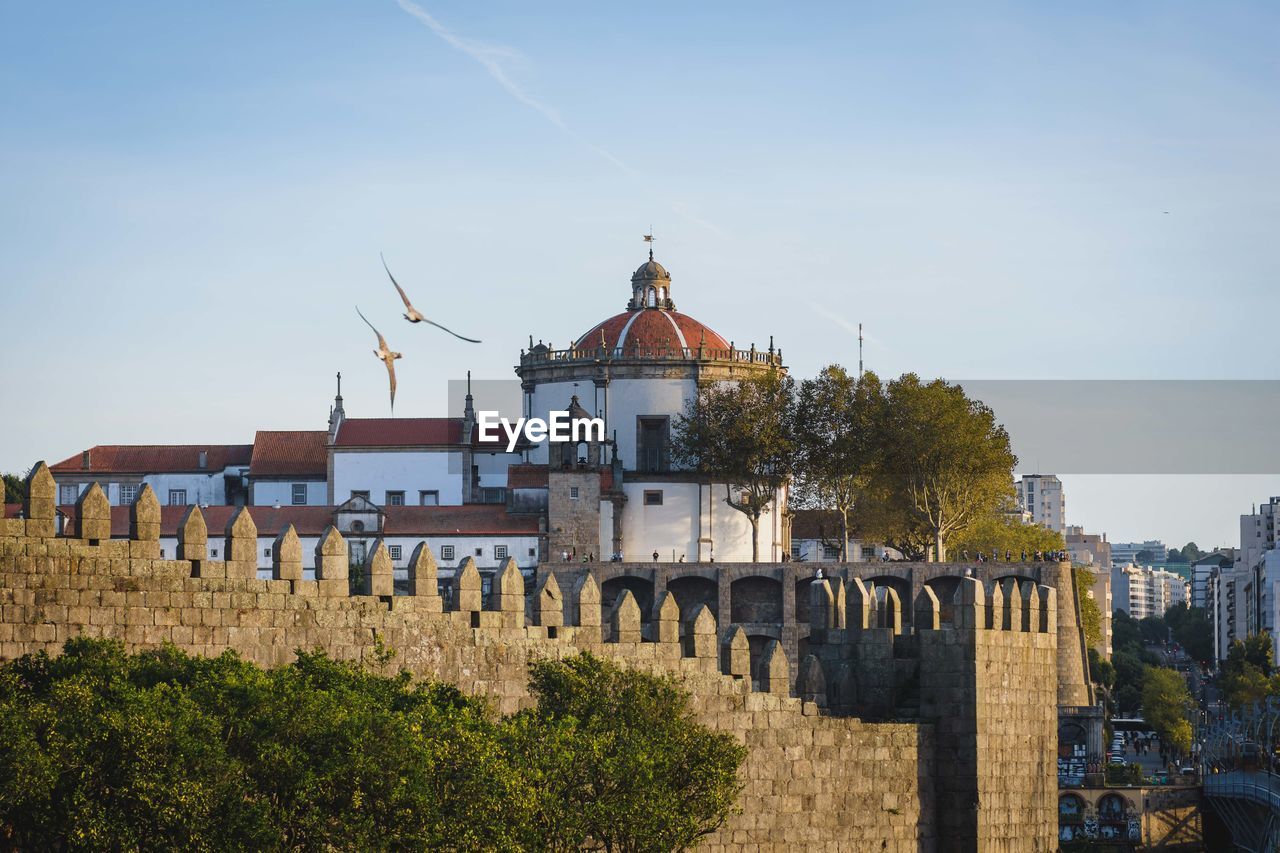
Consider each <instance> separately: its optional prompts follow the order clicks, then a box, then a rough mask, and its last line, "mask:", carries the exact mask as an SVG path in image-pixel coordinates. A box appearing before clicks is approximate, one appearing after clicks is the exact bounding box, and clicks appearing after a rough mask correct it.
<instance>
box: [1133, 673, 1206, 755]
mask: <svg viewBox="0 0 1280 853" xmlns="http://www.w3.org/2000/svg"><path fill="white" fill-rule="evenodd" d="M1193 705H1194V703H1193V702H1192V700H1191V693H1190V691H1188V690H1187V682H1186V679H1184V678H1183V677H1182V673H1180V672H1178V671H1177V670H1176V669H1169V668H1167V667H1163V666H1151V667H1147V672H1146V678H1145V679H1144V682H1143V687H1142V718H1143V719H1144V720H1145V721H1146V723H1147V725H1149V726H1151V728H1152V729H1153V730H1154V731H1155V733H1156V734H1157V735H1159V737H1160V739H1161V740H1163V741H1164V742H1165V743H1167V744H1169V745H1170V746H1172V747H1173V748H1174V749H1175V750H1176V751H1178V752H1179V753H1182V754H1184V755H1185V754H1187V753H1189V752H1190V751H1191V722H1190V721H1189V720H1188V719H1187V710H1188V709H1189V708H1190V707H1192V706H1193Z"/></svg>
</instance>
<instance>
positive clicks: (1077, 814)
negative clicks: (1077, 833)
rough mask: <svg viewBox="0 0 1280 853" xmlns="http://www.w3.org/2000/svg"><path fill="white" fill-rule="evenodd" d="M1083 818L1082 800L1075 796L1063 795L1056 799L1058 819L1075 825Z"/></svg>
mask: <svg viewBox="0 0 1280 853" xmlns="http://www.w3.org/2000/svg"><path fill="white" fill-rule="evenodd" d="M1083 816H1084V800H1082V799H1080V798H1079V797H1078V796H1076V795H1075V794H1064V795H1063V796H1061V797H1059V798H1058V818H1059V820H1065V822H1067V823H1076V822H1078V821H1079V820H1080V819H1081V818H1082V817H1083Z"/></svg>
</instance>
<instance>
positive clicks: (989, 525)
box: [948, 506, 1093, 584]
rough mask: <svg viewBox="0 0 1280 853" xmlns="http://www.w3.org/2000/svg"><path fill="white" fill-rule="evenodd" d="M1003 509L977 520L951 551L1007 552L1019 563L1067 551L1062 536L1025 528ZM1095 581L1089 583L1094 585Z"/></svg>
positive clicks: (1029, 527) (1054, 532)
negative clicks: (1023, 558) (1024, 558)
mask: <svg viewBox="0 0 1280 853" xmlns="http://www.w3.org/2000/svg"><path fill="white" fill-rule="evenodd" d="M1005 509H1007V506H1006V507H1001V508H1000V509H997V510H995V511H992V512H989V513H986V514H985V515H982V516H979V517H978V518H976V519H975V520H974V521H973V523H972V524H971V525H969V527H968V528H967V529H966V530H965V531H964V532H963V533H961V534H959V535H958V536H957V538H956V540H955V541H954V542H952V543H951V545H950V546H948V547H949V548H950V550H951V551H952V552H953V553H954V552H955V551H957V550H960V549H963V550H966V551H971V552H973V553H975V554H976V553H979V552H981V553H983V554H1004V553H1006V552H1008V553H1009V554H1010V555H1012V556H1013V558H1014V559H1015V560H1016V559H1018V558H1019V557H1021V556H1022V555H1023V554H1028V555H1031V554H1034V553H1035V552H1036V551H1039V552H1041V553H1048V552H1051V551H1061V550H1063V549H1064V548H1066V542H1065V541H1064V540H1063V538H1062V534H1061V533H1058V532H1057V531H1055V530H1050V529H1049V528H1047V527H1041V526H1040V525H1038V524H1024V523H1023V522H1022V520H1021V519H1019V518H1016V517H1014V516H1013V515H1012V514H1010V513H1008V512H1006V511H1005ZM1092 582H1093V581H1092V579H1090V580H1089V583H1090V584H1092Z"/></svg>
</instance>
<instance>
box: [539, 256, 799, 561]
mask: <svg viewBox="0 0 1280 853" xmlns="http://www.w3.org/2000/svg"><path fill="white" fill-rule="evenodd" d="M630 293H631V296H630V299H629V300H628V301H627V304H626V310H625V311H623V312H622V313H620V314H615V315H613V316H612V317H609V318H607V319H605V320H602V321H601V322H599V323H596V324H595V325H593V326H591V327H590V328H589V329H587V330H586V331H585V332H583V333H582V334H581V335H580V336H579V337H577V338H576V339H574V341H573V343H571V344H570V345H569V346H568V347H567V348H565V349H555V348H552V347H550V346H548V345H546V344H542V343H539V344H537V345H534V346H531V347H530V349H529V350H528V351H527V352H524V351H522V352H521V354H520V365H519V366H518V367H517V368H516V373H517V374H518V375H519V376H520V379H521V387H522V390H523V392H524V415H525V416H526V417H540V418H547V417H548V416H549V414H550V413H551V412H552V411H562V410H565V409H568V408H569V407H570V401H571V400H572V401H573V402H574V404H576V405H580V406H581V408H582V409H584V410H586V411H587V412H589V413H590V414H591V415H592V416H596V417H600V418H602V419H603V420H604V422H605V425H606V436H607V440H606V441H605V442H604V446H602V447H593V446H588V445H587V443H585V442H583V443H582V445H581V446H579V447H575V448H556V447H552V446H549V445H548V444H545V443H544V444H540V445H537V446H536V447H535V448H534V449H533V450H531V451H530V452H529V461H530V462H531V463H536V464H540V465H547V464H549V469H548V490H549V494H548V531H547V542H548V549H547V550H548V554H547V558H548V559H549V560H552V561H556V560H560V559H563V558H564V557H565V556H566V555H572V556H573V558H575V559H581V558H582V557H583V556H595V557H596V558H597V559H605V560H607V559H609V557H610V556H611V555H612V556H614V557H615V558H616V557H620V558H621V559H623V560H625V561H628V562H631V561H649V560H652V559H653V553H654V552H655V551H656V552H657V553H658V554H659V557H660V559H662V560H663V561H668V560H670V561H677V560H680V559H682V558H683V559H685V560H687V561H690V562H694V561H710V560H715V561H718V562H736V561H749V560H750V559H751V552H752V548H751V524H750V522H749V520H748V519H747V517H746V516H745V515H743V514H742V513H740V512H738V511H736V510H734V509H732V508H731V507H729V506H728V505H726V503H725V495H726V491H725V484H723V483H712V482H709V481H708V480H707V478H706V477H703V476H700V475H698V474H696V473H695V472H693V471H687V470H679V469H678V468H677V467H676V466H675V465H674V464H673V462H672V458H671V436H672V430H673V428H674V423H675V420H676V417H677V416H678V415H680V414H681V413H683V412H684V411H685V406H686V404H687V403H688V402H689V401H691V400H694V399H696V397H697V393H698V387H699V385H700V384H704V383H709V382H722V381H732V380H738V379H742V378H744V377H746V376H750V375H752V374H753V373H760V372H763V371H768V370H774V369H778V370H785V369H786V368H785V367H783V364H782V353H781V351H780V350H775V349H774V348H773V346H772V342H770V346H769V347H768V348H767V349H759V350H758V349H756V347H755V346H754V344H753V345H751V346H749V347H748V348H745V349H744V348H739V347H737V346H735V344H734V342H733V341H732V339H729V340H726V339H725V337H724V336H722V335H720V334H719V333H717V332H716V331H714V330H712V329H711V328H710V327H709V326H707V325H706V324H704V323H702V322H700V321H699V320H696V319H694V318H693V317H691V316H689V315H688V314H682V313H680V312H679V311H677V310H676V305H675V301H674V299H673V296H672V289H671V275H670V273H668V272H667V270H666V268H665V267H663V266H662V264H660V263H658V262H657V261H656V260H654V258H653V252H652V250H650V252H649V260H648V261H646V262H645V263H644V264H642V265H641V266H640V268H639V269H637V270H636V271H635V273H634V274H633V275H632V276H631V282H630ZM597 494H598V500H597V499H595V497H596V495H597ZM785 507H786V494H785V490H784V491H783V492H782V493H780V494H779V495H778V499H777V500H776V501H775V502H774V504H773V505H772V506H771V507H770V508H769V511H768V512H767V513H766V514H765V515H764V516H762V518H761V520H760V527H759V543H758V544H759V553H760V559H761V560H778V559H781V558H782V552H783V542H784V540H785V535H784V526H783V515H782V510H783V509H784V508H785Z"/></svg>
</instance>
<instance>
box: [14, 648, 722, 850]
mask: <svg viewBox="0 0 1280 853" xmlns="http://www.w3.org/2000/svg"><path fill="white" fill-rule="evenodd" d="M568 674H573V676H572V677H568ZM534 687H535V689H536V690H537V691H538V692H539V704H538V708H537V709H536V710H534V711H530V712H525V713H522V714H517V715H515V716H514V717H510V718H505V719H503V718H495V717H494V716H493V715H492V714H490V713H489V711H488V709H487V708H486V706H485V705H484V704H483V703H482V702H480V701H478V700H476V699H473V698H469V697H466V696H464V695H462V694H461V693H460V692H459V691H458V690H457V689H456V688H454V687H452V686H450V685H446V684H440V683H434V682H414V681H413V680H412V679H411V678H410V677H409V675H408V674H406V673H401V674H400V675H398V676H394V677H385V676H381V675H376V674H374V673H371V672H368V671H365V670H363V669H361V668H360V667H358V666H357V665H354V664H349V663H341V662H337V661H333V660H330V659H329V658H327V657H326V656H325V655H323V654H320V653H315V654H308V653H301V652H300V653H299V654H298V657H297V660H296V661H295V662H294V663H293V664H291V665H289V666H283V667H278V668H275V669H270V670H263V669H261V668H259V667H257V666H255V665H253V664H251V663H248V662H246V661H243V660H241V659H240V658H238V657H237V656H236V655H235V654H234V653H231V652H227V653H224V654H223V655H221V656H220V657H217V658H212V659H210V658H199V657H191V656H188V655H186V654H184V653H182V652H180V651H178V650H176V649H174V648H172V647H166V648H162V649H159V650H155V651H148V652H141V653H138V654H133V655H130V654H126V653H125V651H124V649H123V647H122V646H121V645H120V644H119V643H118V642H115V641H104V640H88V639H79V640H73V641H71V642H69V643H67V645H66V647H65V649H64V653H63V654H62V655H61V656H59V657H56V658H51V657H49V656H47V655H45V654H44V653H39V654H35V655H28V656H26V657H23V658H19V659H18V660H15V661H12V662H10V663H7V664H5V665H3V666H0V844H2V845H3V846H4V847H6V848H19V849H32V850H34V849H66V850H98V849H157V848H165V849H173V848H181V849H187V850H215V849H232V848H235V849H244V848H250V849H266V850H285V849H289V850H295V849H296V850H319V849H388V848H424V847H433V848H442V849H454V850H463V849H466V850H472V849H519V848H538V849H571V848H572V849H577V848H580V847H590V846H592V845H593V844H595V845H599V844H602V843H606V842H607V841H608V839H611V838H619V839H622V838H623V836H625V832H622V831H618V830H614V829H612V828H611V827H613V825H614V823H620V822H622V821H623V820H624V816H626V815H633V817H631V818H628V819H630V820H635V821H637V823H636V824H635V825H636V827H638V829H637V832H643V833H644V836H642V837H643V838H653V839H659V841H657V842H655V843H657V844H661V845H665V846H673V847H675V846H685V845H687V844H690V843H692V840H693V839H696V838H698V837H700V836H701V835H702V834H706V833H708V832H711V831H713V830H714V829H715V828H716V827H717V826H719V824H720V823H722V822H723V820H724V819H725V817H726V816H727V815H728V813H729V810H730V809H731V807H732V803H733V800H734V798H735V797H736V795H737V792H738V784H737V779H736V775H737V770H738V767H739V765H740V763H741V761H742V758H743V750H742V748H741V747H740V746H738V745H737V744H736V743H734V742H732V740H731V739H729V741H728V742H727V743H726V738H725V736H723V735H716V734H712V733H710V732H709V731H707V730H706V729H705V728H704V727H702V726H700V725H698V724H697V723H696V722H694V721H693V719H692V718H691V717H690V716H689V714H688V710H687V698H686V697H685V696H684V695H683V694H682V693H681V692H680V691H679V690H678V689H676V688H675V686H674V685H673V684H672V683H671V682H669V681H667V680H665V679H660V678H656V677H653V676H648V675H643V674H637V673H628V672H623V671H621V670H620V669H618V668H617V667H616V666H613V665H612V664H606V663H604V662H601V661H598V660H596V659H595V658H591V657H589V656H586V655H584V656H582V657H580V658H576V659H574V660H571V661H567V662H564V663H559V664H538V665H536V666H535V667H534ZM606 698H612V699H613V700H614V703H613V704H604V702H605V700H606ZM626 702H634V703H635V704H634V705H631V706H629V707H624V706H623V703H626ZM597 703H599V704H597ZM642 819H643V820H647V821H648V822H647V823H644V822H642ZM686 839H688V840H686ZM652 846H653V845H652V844H650V845H648V847H646V846H642V845H636V844H632V845H631V846H629V847H628V849H637V850H639V849H648V848H651V847H652Z"/></svg>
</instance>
